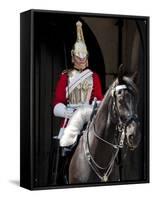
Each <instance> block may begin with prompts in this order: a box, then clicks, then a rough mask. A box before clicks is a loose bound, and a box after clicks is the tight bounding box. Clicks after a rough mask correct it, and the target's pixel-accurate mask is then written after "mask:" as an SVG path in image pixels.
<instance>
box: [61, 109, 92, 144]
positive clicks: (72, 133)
mask: <svg viewBox="0 0 153 200" xmlns="http://www.w3.org/2000/svg"><path fill="white" fill-rule="evenodd" d="M92 109H93V106H92V105H83V106H81V107H79V108H78V109H77V110H76V111H75V112H74V114H73V116H72V117H71V119H70V120H69V122H68V125H67V127H66V128H65V130H64V134H63V136H62V137H61V139H60V146H61V147H64V146H69V145H72V144H74V143H75V142H76V139H77V136H78V135H79V134H80V131H81V130H82V129H83V126H84V124H85V123H87V122H88V121H89V120H90V116H91V113H92Z"/></svg>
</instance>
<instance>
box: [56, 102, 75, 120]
mask: <svg viewBox="0 0 153 200" xmlns="http://www.w3.org/2000/svg"><path fill="white" fill-rule="evenodd" d="M73 111H74V109H73V108H67V107H66V106H65V105H64V104H63V103H58V104H56V105H55V107H54V111H53V112H54V115H55V116H56V117H63V118H68V119H70V118H71V117H72V115H73Z"/></svg>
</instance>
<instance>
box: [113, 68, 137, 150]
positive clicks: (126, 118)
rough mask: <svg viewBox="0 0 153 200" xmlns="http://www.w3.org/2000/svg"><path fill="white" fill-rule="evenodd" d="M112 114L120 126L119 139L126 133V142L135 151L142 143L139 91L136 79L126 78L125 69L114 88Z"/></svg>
mask: <svg viewBox="0 0 153 200" xmlns="http://www.w3.org/2000/svg"><path fill="white" fill-rule="evenodd" d="M121 68H122V66H121ZM112 102H113V104H112V105H113V106H112V113H113V119H114V120H115V121H116V124H118V127H117V128H118V132H119V134H118V137H119V140H120V138H121V134H122V133H123V131H124V133H125V137H124V141H120V142H121V143H124V142H126V143H127V145H128V147H129V148H130V149H135V148H136V147H137V146H138V144H139V142H140V131H139V120H138V113H137V105H138V90H137V87H136V84H135V83H134V77H131V78H129V77H126V76H124V73H123V68H122V69H120V71H119V77H118V79H117V81H116V82H115V85H113V88H112Z"/></svg>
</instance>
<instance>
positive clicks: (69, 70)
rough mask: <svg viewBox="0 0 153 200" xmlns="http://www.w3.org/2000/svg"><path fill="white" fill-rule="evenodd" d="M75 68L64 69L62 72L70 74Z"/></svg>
mask: <svg viewBox="0 0 153 200" xmlns="http://www.w3.org/2000/svg"><path fill="white" fill-rule="evenodd" d="M72 70H73V69H65V70H63V71H62V74H68V73H69V72H71V71H72Z"/></svg>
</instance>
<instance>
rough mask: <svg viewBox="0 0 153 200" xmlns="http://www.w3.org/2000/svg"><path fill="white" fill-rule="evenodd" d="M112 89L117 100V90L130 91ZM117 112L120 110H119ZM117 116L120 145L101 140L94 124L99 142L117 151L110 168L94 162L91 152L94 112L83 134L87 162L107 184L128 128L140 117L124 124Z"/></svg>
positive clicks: (123, 87) (131, 117) (128, 120)
mask: <svg viewBox="0 0 153 200" xmlns="http://www.w3.org/2000/svg"><path fill="white" fill-rule="evenodd" d="M112 89H113V93H112V98H115V93H114V91H115V90H124V89H128V87H127V86H126V85H117V86H115V87H113V88H112ZM134 90H135V91H136V92H137V90H136V87H135V88H134ZM129 91H131V93H133V91H132V90H129ZM114 102H115V101H114ZM95 103H96V102H95ZM114 106H115V107H117V104H116V103H115V105H114ZM94 109H95V106H93V112H94ZM117 110H118V108H117ZM117 115H118V120H119V121H118V122H119V123H118V124H117V126H116V130H117V132H118V133H119V134H120V139H119V142H118V144H113V143H110V142H108V141H107V140H105V139H103V138H101V137H100V136H99V135H98V134H97V131H96V129H95V123H93V127H94V136H95V137H96V138H97V139H98V140H100V141H102V142H104V143H106V144H107V145H109V146H110V147H112V148H113V149H115V154H114V156H113V157H112V158H111V160H110V162H109V164H108V166H106V167H102V166H100V165H99V164H97V162H96V161H95V160H94V158H93V156H92V154H91V150H90V144H89V127H90V124H91V120H92V121H93V119H94V118H95V112H94V115H93V116H92V114H91V116H92V119H91V120H90V123H89V124H88V126H87V128H86V130H85V133H84V134H83V135H84V137H85V138H84V139H85V141H86V142H84V151H85V155H86V158H87V161H88V163H89V165H90V166H91V168H92V170H93V171H94V173H95V174H96V175H97V177H98V178H99V179H100V180H101V181H102V182H106V181H107V180H108V177H109V175H110V174H111V172H112V169H113V166H114V162H115V159H116V157H117V155H118V152H119V149H121V148H123V146H124V140H125V135H126V129H127V126H128V125H129V124H130V123H132V122H133V121H135V122H136V123H137V122H138V116H137V114H133V115H131V116H129V117H128V119H127V120H126V121H125V122H123V121H122V120H121V117H120V113H119V111H118V112H117ZM99 170H105V172H104V173H103V174H101V172H100V171H99Z"/></svg>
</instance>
